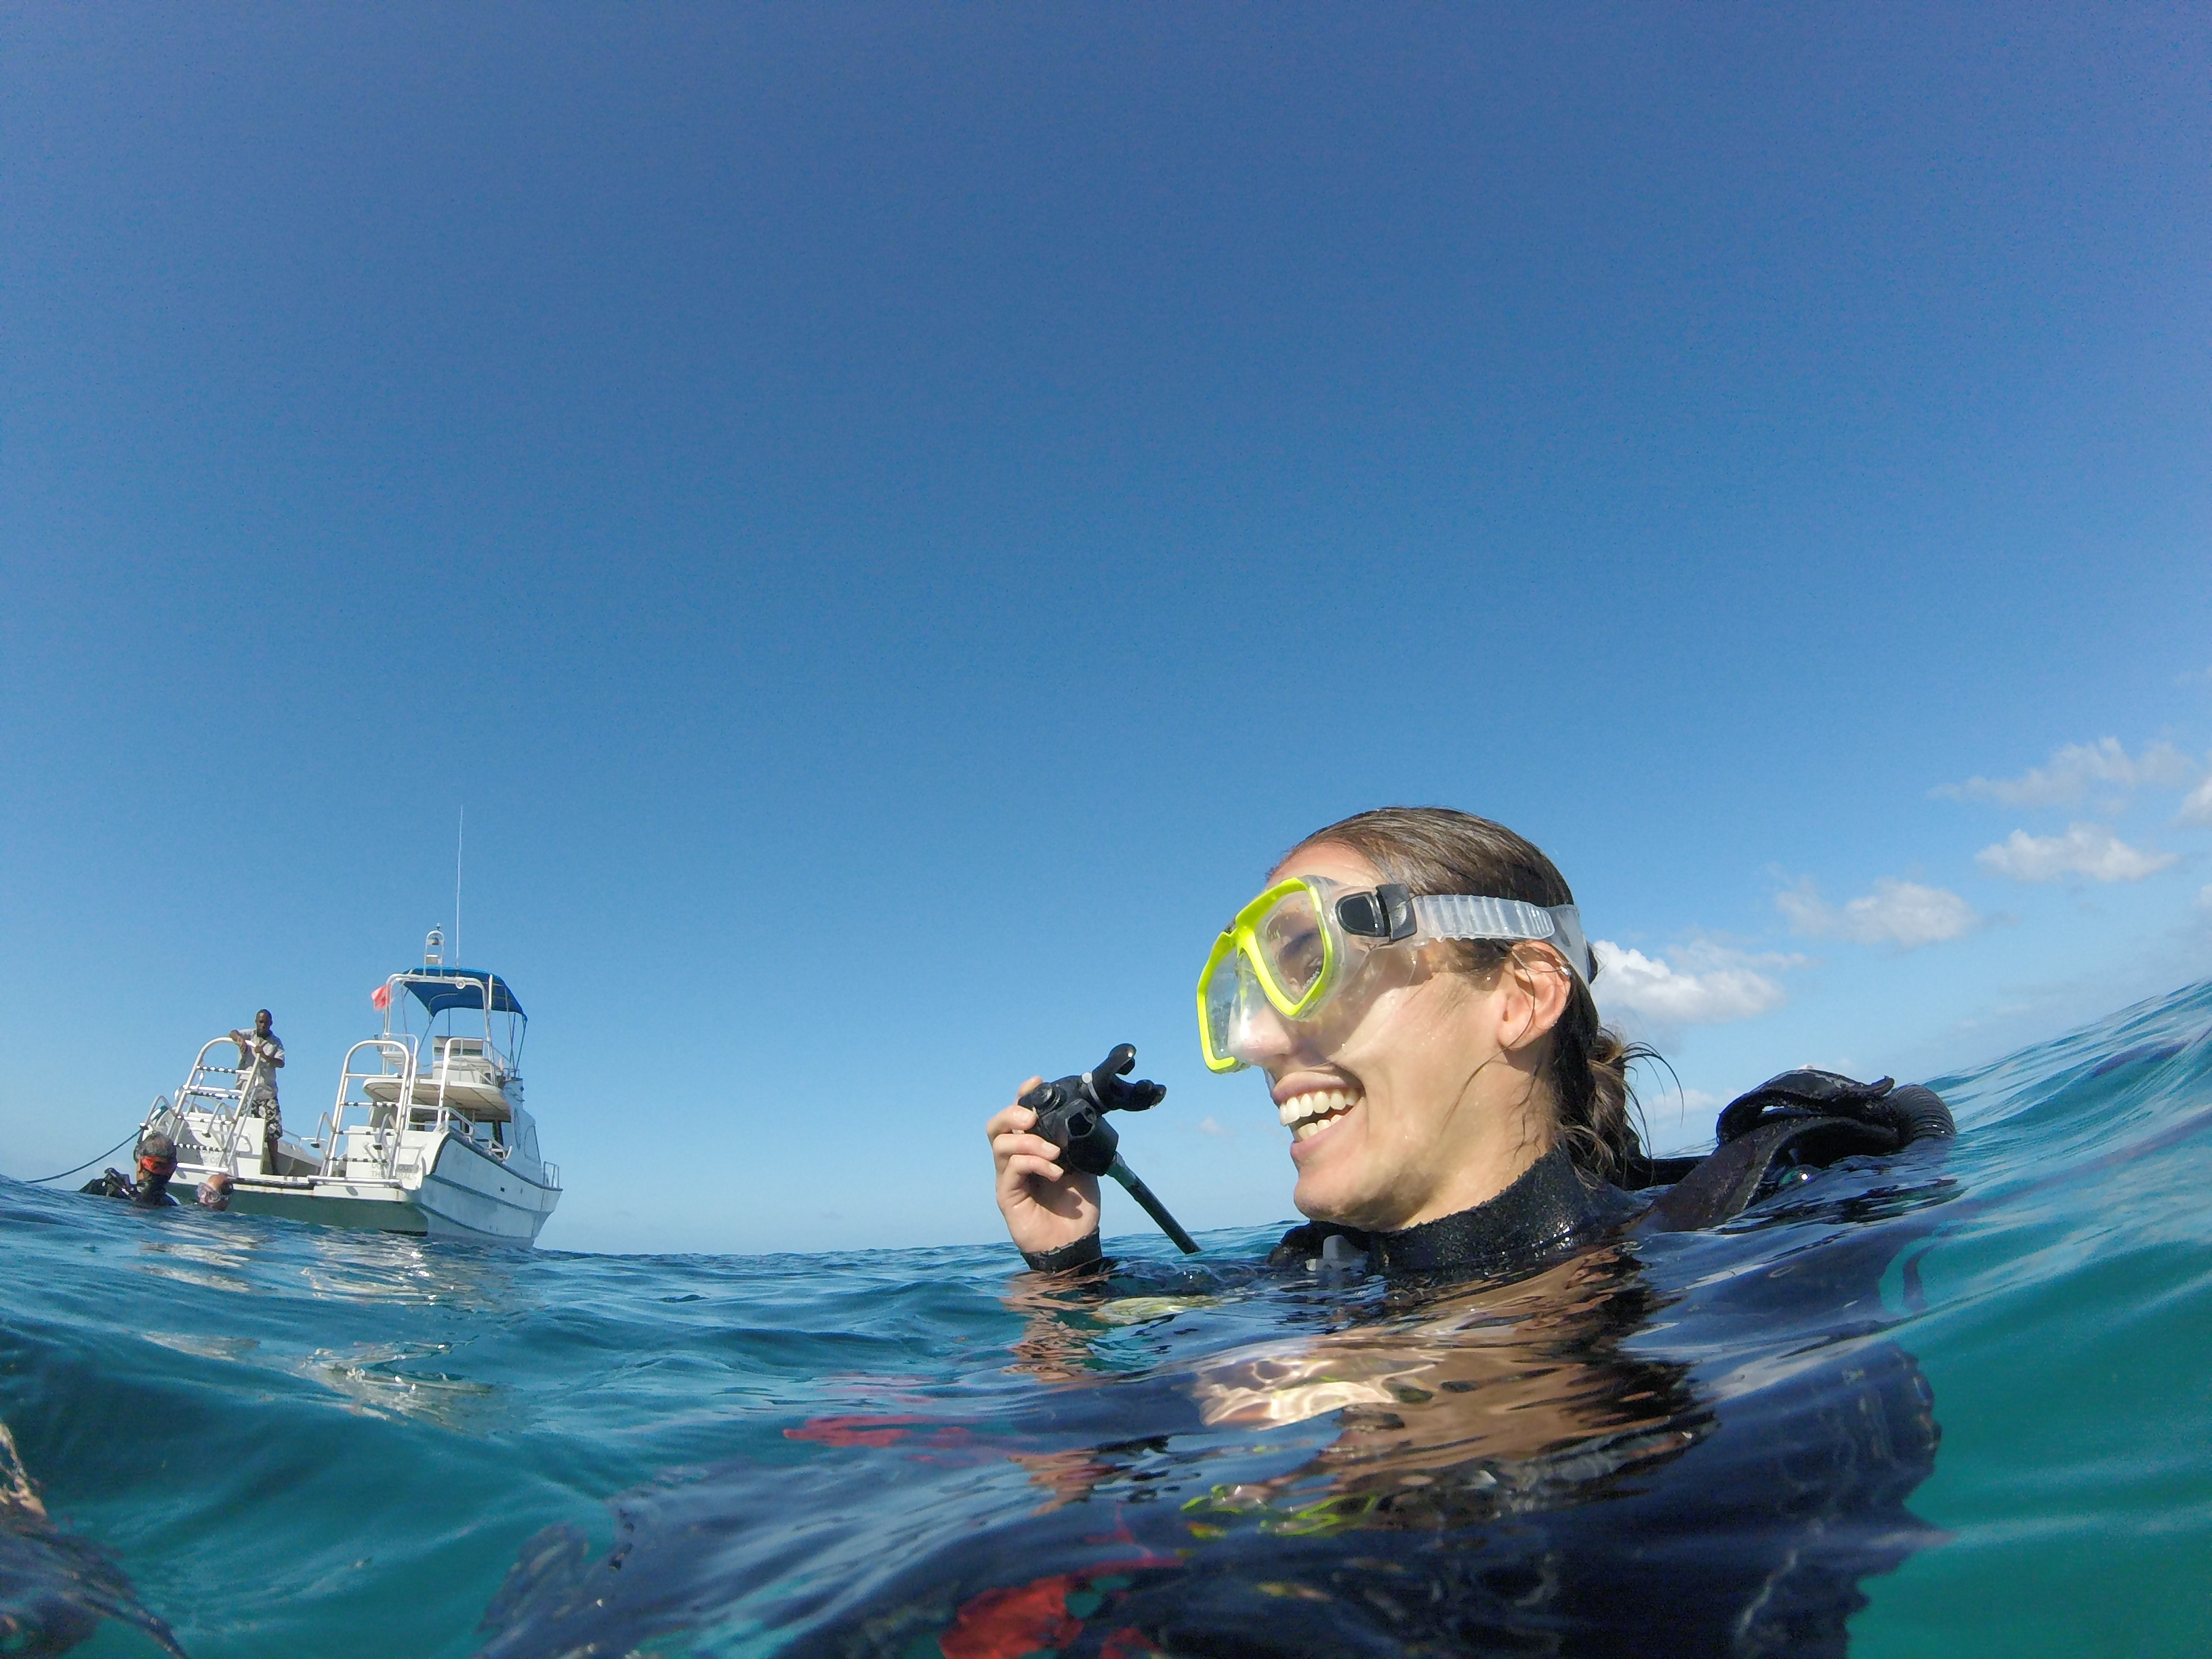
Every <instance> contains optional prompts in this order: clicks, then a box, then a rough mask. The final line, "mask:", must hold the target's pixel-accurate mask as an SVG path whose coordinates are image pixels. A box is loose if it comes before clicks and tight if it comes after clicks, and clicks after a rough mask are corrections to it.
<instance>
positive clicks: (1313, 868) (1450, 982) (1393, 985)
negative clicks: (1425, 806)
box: [1249, 843, 1564, 1231]
mask: <svg viewBox="0 0 2212 1659" xmlns="http://www.w3.org/2000/svg"><path fill="white" fill-rule="evenodd" d="M1289 876H1322V877H1326V878H1328V879H1329V880H1331V881H1334V882H1338V883H1340V884H1344V885H1346V886H1347V887H1351V888H1354V889H1358V888H1368V887H1373V886H1375V885H1376V884H1379V883H1380V882H1381V881H1383V879H1384V878H1383V875H1382V873H1381V872H1378V871H1377V870H1376V868H1375V866H1373V865H1371V864H1370V863H1369V862H1368V861H1367V860H1365V859H1364V858H1363V857H1361V856H1360V855H1359V854H1357V853H1355V852H1353V851H1352V850H1351V849H1350V848H1345V847H1338V846H1334V845H1331V844H1328V843H1322V844H1320V845H1317V846H1313V847H1305V848H1300V849H1299V850H1298V851H1297V852H1295V853H1293V854H1291V856H1290V858H1289V859H1288V860H1285V863H1284V864H1283V866H1282V867H1281V868H1280V869H1279V870H1277V871H1276V872H1275V873H1274V875H1273V878H1271V879H1273V880H1280V879H1282V878H1285V877H1289ZM1446 948H1447V947H1440V946H1437V945H1389V946H1385V947H1383V948H1381V949H1379V950H1377V951H1374V952H1373V953H1372V954H1371V955H1370V957H1369V959H1368V960H1367V962H1366V963H1365V964H1364V967H1362V968H1361V969H1358V974H1359V977H1358V978H1357V979H1355V980H1353V981H1351V982H1350V983H1349V984H1348V985H1347V986H1346V988H1345V990H1344V991H1343V992H1340V994H1339V1000H1340V1004H1341V1005H1342V1006H1341V1007H1340V1010H1331V1009H1328V1008H1324V1009H1323V1010H1322V1018H1321V1019H1319V1020H1316V1021H1314V1022H1310V1023H1308V1022H1300V1023H1297V1024H1291V1023H1290V1022H1288V1021H1285V1020H1282V1019H1279V1018H1276V1017H1275V1015H1274V1012H1273V1010H1272V1009H1269V1008H1267V1007H1265V1006H1262V1007H1261V1011H1260V1013H1259V1015H1258V1018H1257V1019H1256V1020H1255V1027H1254V1030H1253V1031H1252V1033H1251V1036H1250V1038H1249V1040H1250V1041H1254V1042H1256V1043H1257V1044H1258V1045H1259V1046H1258V1048H1256V1049H1255V1051H1254V1053H1253V1058H1254V1059H1255V1060H1256V1061H1257V1062H1258V1063H1259V1064H1261V1066H1264V1068H1265V1070H1266V1072H1267V1078H1268V1081H1269V1083H1270V1085H1272V1088H1271V1092H1272V1093H1273V1097H1274V1101H1275V1106H1276V1109H1277V1110H1278V1112H1279V1115H1280V1116H1281V1119H1282V1121H1283V1123H1284V1125H1285V1127H1288V1128H1289V1129H1290V1130H1291V1134H1292V1136H1293V1137H1294V1139H1293V1140H1292V1142H1291V1160H1292V1161H1293V1162H1294V1163H1295V1164H1297V1170H1298V1182H1297V1189H1296V1192H1295V1193H1294V1194H1293V1198H1294V1200H1295V1201H1296V1203H1297V1206H1298V1208H1299V1210H1300V1211H1301V1212H1304V1214H1306V1215H1309V1216H1311V1217H1313V1218H1316V1219H1317V1220H1323V1221H1334V1222H1338V1223H1340V1224H1342V1225H1346V1226H1353V1227H1360V1228H1364V1229H1367V1230H1370V1231H1395V1229H1398V1228H1401V1227H1410V1226H1414V1225H1419V1223H1421V1222H1425V1221H1433V1220H1436V1219H1437V1218H1440V1217H1443V1216H1447V1215H1450V1214H1452V1213H1454V1212H1456V1211H1459V1210H1463V1209H1466V1208H1468V1207H1469V1206H1472V1205H1475V1204H1480V1203H1481V1202H1482V1201H1483V1200H1486V1199H1487V1198H1491V1197H1493V1196H1495V1195H1496V1194H1498V1193H1500V1192H1503V1191H1504V1189H1505V1188H1507V1187H1508V1186H1510V1185H1511V1184H1512V1182H1513V1181H1514V1179H1515V1178H1516V1177H1517V1176H1519V1175H1520V1173H1521V1172H1522V1170H1526V1169H1527V1168H1528V1165H1529V1164H1532V1163H1534V1161H1535V1160H1536V1159H1537V1158H1540V1157H1541V1156H1542V1155H1543V1153H1544V1152H1546V1151H1547V1149H1548V1148H1549V1146H1550V1145H1551V1140H1552V1127H1551V1105H1550V1101H1549V1097H1548V1095H1547V1092H1546V1091H1545V1090H1544V1089H1543V1087H1542V1085H1541V1084H1540V1083H1539V1081H1538V1077H1539V1068H1540V1067H1541V1064H1542V1061H1543V1059H1544V1057H1545V1055H1546V1054H1547V1052H1548V1050H1549V1048H1550V1043H1549V1041H1548V1034H1549V1032H1550V1030H1551V1028H1552V1026H1553V1024H1556V1023H1557V1021H1558V1018H1559V1005H1560V1004H1563V1003H1564V996H1560V997H1559V998H1557V999H1553V998H1551V997H1548V996H1545V995H1543V994H1541V991H1540V994H1539V995H1538V997H1537V998H1536V999H1534V1000H1532V999H1531V997H1530V995H1529V994H1528V989H1527V987H1526V985H1525V983H1524V981H1523V980H1522V977H1521V976H1519V975H1515V974H1513V973H1511V972H1510V971H1508V972H1501V973H1500V974H1498V975H1497V981H1496V983H1495V984H1494V985H1492V986H1490V987H1486V986H1485V985H1484V984H1483V983H1482V981H1480V980H1478V979H1476V978H1474V977H1473V976H1471V975H1468V974H1465V973H1461V972H1454V971H1451V970H1450V969H1449V968H1448V967H1447V966H1446V964H1445V960H1444V951H1445V949H1446ZM1540 977H1548V976H1540ZM1547 1004H1549V1005H1551V1006H1544V1005H1547ZM1332 1012H1335V1013H1336V1015H1337V1017H1336V1018H1334V1019H1332V1018H1328V1016H1329V1015H1330V1014H1331V1013H1332ZM1547 1016H1548V1017H1547Z"/></svg>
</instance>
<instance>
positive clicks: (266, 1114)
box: [230, 1008, 284, 1175]
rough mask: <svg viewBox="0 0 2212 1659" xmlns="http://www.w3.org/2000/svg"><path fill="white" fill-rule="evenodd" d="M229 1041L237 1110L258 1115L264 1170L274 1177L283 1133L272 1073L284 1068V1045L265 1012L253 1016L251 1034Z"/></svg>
mask: <svg viewBox="0 0 2212 1659" xmlns="http://www.w3.org/2000/svg"><path fill="white" fill-rule="evenodd" d="M230 1040H231V1041H232V1042H235V1043H236V1044H237V1045H238V1088H239V1096H238V1109H239V1111H240V1113H241V1114H244V1113H248V1112H253V1111H257V1110H258V1112H260V1114H261V1122H262V1133H261V1140H262V1150H263V1151H264V1152H265V1153H266V1154H267V1160H268V1161H267V1165H266V1167H267V1169H268V1172H269V1173H270V1175H276V1174H278V1173H279V1170H277V1168H276V1142H277V1140H278V1139H279V1138H280V1137H281V1136H282V1135H283V1133H284V1118H283V1113H282V1112H281V1111H279V1110H278V1109H277V1105H276V1073H277V1071H278V1069H279V1068H280V1067H282V1066H283V1064H284V1045H283V1043H281V1042H277V1041H276V1026H275V1024H274V1023H273V1022H272V1021H271V1020H270V1018H269V1011H268V1010H267V1009H266V1008H264V1009H262V1010H260V1011H259V1012H257V1013H256V1014H255V1015H254V1016H253V1029H252V1030H250V1031H233V1032H232V1033H231V1034H230ZM257 1062H258V1066H257Z"/></svg>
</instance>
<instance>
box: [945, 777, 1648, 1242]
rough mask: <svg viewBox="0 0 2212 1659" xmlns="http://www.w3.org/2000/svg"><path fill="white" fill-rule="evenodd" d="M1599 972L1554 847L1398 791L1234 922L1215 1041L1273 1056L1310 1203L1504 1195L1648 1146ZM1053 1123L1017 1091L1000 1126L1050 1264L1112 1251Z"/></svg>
mask: <svg viewBox="0 0 2212 1659" xmlns="http://www.w3.org/2000/svg"><path fill="white" fill-rule="evenodd" d="M1595 973H1596V963H1595V959H1594V958H1593V957H1591V955H1590V952H1589V946H1588V945H1587V943H1586V942H1585V940H1584V939H1583V933H1582V926H1581V919H1580V916H1579V915H1578V914H1577V911H1576V909H1575V908H1574V895H1573V893H1572V892H1571V890H1569V888H1568V886H1567V884H1566V882H1565V878H1562V877H1561V876H1560V874H1559V871H1558V869H1557V868H1556V867H1555V866H1553V863H1552V861H1551V860H1549V859H1547V858H1546V857H1545V856H1544V854H1542V853H1541V852H1540V851H1539V850H1538V849H1537V848H1535V847H1534V846H1532V845H1531V844H1530V843H1529V842H1527V841H1525V840H1523V839H1522V837H1521V836H1516V835H1515V834H1514V833H1513V832H1512V831H1511V830H1510V829H1505V828H1504V827H1503V826H1502V825H1499V824H1496V823H1491V822H1489V821H1488V820H1486V819H1483V818H1478V817H1473V816H1471V815H1469V814H1468V813H1464V812H1456V811H1448V810H1445V809H1443V808H1436V807H1389V808H1384V809H1382V810H1380V811H1371V812H1363V813H1360V814H1358V816H1356V817H1350V818H1346V819H1345V820H1343V821H1342V822H1341V823H1334V824H1331V825H1329V826H1328V827H1327V828H1326V829H1319V830H1316V832H1315V833H1314V834H1313V835H1311V836H1308V837H1307V838H1306V839H1305V840H1304V841H1303V842H1300V843H1299V844H1298V846H1297V848H1294V849H1293V850H1292V851H1291V853H1290V854H1289V855H1288V856H1286V857H1285V859H1283V860H1282V861H1281V862H1280V863H1279V865H1277V866H1276V867H1275V869H1274V871H1273V872H1272V874H1271V875H1270V877H1269V878H1268V881H1267V885H1266V887H1265V889H1264V890H1263V891H1262V892H1261V894H1260V896H1258V897H1257V898H1255V899H1254V900H1252V901H1251V902H1249V903H1248V904H1247V905H1245V906H1244V908H1243V909H1241V910H1239V911H1238V912H1237V915H1236V916H1235V918H1234V920H1233V921H1231V924H1230V926H1229V927H1226V928H1225V929H1223V930H1222V932H1221V933H1220V934H1219V936H1218V939H1216V940H1215V942H1214V945H1213V948H1212V952H1211V954H1210V955H1209V956H1208V957H1207V958H1206V968H1205V971H1204V973H1203V975H1201V978H1200V985H1199V996H1198V1002H1199V1030H1200V1046H1201V1048H1202V1050H1203V1052H1204V1055H1205V1059H1206V1064H1207V1065H1208V1066H1210V1067H1211V1068H1212V1069H1213V1070H1215V1071H1218V1072H1219V1071H1231V1070H1236V1069H1238V1068H1240V1067H1242V1066H1255V1067H1257V1068H1258V1069H1260V1070H1261V1071H1262V1072H1264V1073H1266V1075H1267V1080H1268V1084H1269V1091H1270V1094H1271V1096H1272V1097H1273V1103H1274V1109H1276V1111H1277V1112H1278V1113H1279V1116H1280V1118H1281V1121H1283V1123H1284V1124H1285V1125H1286V1126H1288V1127H1290V1128H1291V1133H1292V1135H1293V1137H1294V1139H1293V1141H1292V1144H1291V1158H1292V1161H1293V1163H1294V1164H1295V1165H1296V1167H1297V1187H1296V1190H1295V1192H1294V1194H1293V1198H1294V1201H1295V1202H1296V1204H1297V1207H1298V1209H1299V1210H1301V1211H1302V1212H1304V1213H1305V1214H1306V1215H1308V1216H1310V1217H1312V1218H1315V1219H1316V1220H1320V1221H1328V1222H1334V1223H1336V1224H1339V1225H1343V1226H1346V1227H1352V1228H1357V1229H1359V1230H1361V1231H1370V1232H1395V1231H1401V1230H1403V1229H1406V1228H1409V1227H1415V1226H1419V1225H1422V1224H1424V1223H1426V1222H1431V1221H1435V1220H1438V1219H1440V1218H1443V1217H1445V1216H1448V1215H1454V1214H1456V1213H1458V1212H1462V1211H1465V1210H1468V1209H1470V1208H1472V1207H1474V1206H1477V1205H1480V1204H1483V1203H1485V1202H1486V1201H1487V1200H1490V1199H1492V1198H1494V1197H1496V1196H1498V1194H1501V1193H1503V1192H1504V1191H1505V1190H1506V1188H1509V1187H1510V1186H1512V1185H1513V1183H1514V1182H1516V1180H1517V1179H1518V1178H1519V1177H1520V1176H1522V1175H1523V1174H1525V1173H1526V1172H1528V1170H1529V1169H1530V1167H1531V1166H1532V1165H1534V1164H1535V1163H1536V1162H1537V1160H1538V1159H1540V1158H1542V1157H1543V1156H1544V1155H1545V1154H1546V1153H1547V1152H1549V1151H1550V1150H1551V1149H1552V1148H1553V1146H1558V1145H1560V1144H1562V1143H1564V1145H1565V1148H1566V1154H1567V1156H1568V1157H1569V1158H1571V1160H1572V1162H1573V1164H1575V1165H1576V1167H1577V1169H1578V1170H1581V1171H1582V1172H1583V1175H1584V1176H1585V1177H1586V1178H1588V1179H1589V1180H1591V1181H1593V1182H1601V1181H1602V1180H1603V1179H1604V1178H1605V1177H1606V1176H1609V1175H1611V1174H1613V1172H1614V1171H1615V1170H1617V1169H1618V1168H1619V1167H1620V1165H1621V1164H1623V1163H1625V1162H1626V1161H1627V1160H1629V1159H1631V1158H1634V1157H1635V1156H1636V1155H1637V1154H1638V1153H1639V1152H1640V1151H1641V1148H1640V1146H1638V1139H1637V1136H1636V1133H1635V1131H1634V1130H1633V1128H1632V1127H1631V1126H1630V1123H1629V1121H1628V1115H1627V1102H1628V1090H1627V1083H1626V1060H1627V1059H1628V1058H1629V1054H1628V1051H1627V1050H1626V1049H1625V1048H1624V1047H1623V1045H1622V1044H1621V1042H1620V1040H1619V1038H1618V1037H1617V1036H1614V1035H1613V1033H1611V1032H1609V1031H1607V1030H1605V1029H1604V1028H1603V1027H1602V1026H1601V1025H1600V1024H1599V1022H1598V1017H1597V1010H1596V1006H1595V1004H1594V1003H1593V1002H1592V1001H1591V1000H1590V992H1589V981H1590V979H1591V978H1592V977H1594V976H1595ZM1032 1081H1034V1079H1033V1080H1032ZM1024 1086H1025V1087H1026V1086H1027V1085H1024ZM1034 1122H1035V1117H1034V1115H1033V1114H1031V1113H1030V1112H1029V1111H1028V1110H1027V1109H1025V1108H1023V1107H1020V1106H1018V1105H1017V1106H1012V1107H1009V1108H1007V1109H1005V1110H1003V1111H1001V1112H1000V1113H999V1114H998V1115H996V1116H994V1118H993V1119H992V1120H991V1122H990V1124H989V1126H988V1127H987V1134H988V1135H989V1137H990V1139H991V1144H992V1149H993V1152H994V1158H995V1161H996V1164H997V1166H998V1200H999V1206H1000V1210H1001V1212H1003V1213H1004V1214H1005V1216H1006V1222H1007V1225H1008V1228H1009V1230H1010V1231H1012V1233H1013V1235H1014V1239H1015V1242H1016V1243H1018V1244H1019V1245H1020V1246H1021V1247H1022V1249H1023V1250H1024V1253H1025V1254H1027V1255H1029V1257H1030V1261H1031V1263H1032V1265H1038V1266H1046V1265H1049V1266H1055V1267H1057V1266H1065V1265H1073V1263H1074V1262H1075V1261H1079V1260H1085V1259H1089V1258H1090V1257H1092V1256H1095V1255H1096V1254H1097V1247H1096V1244H1095V1242H1094V1241H1093V1240H1092V1237H1091V1235H1092V1234H1093V1233H1094V1232H1095V1229H1096V1227H1097V1183H1096V1182H1095V1181H1094V1180H1092V1179H1091V1178H1090V1177H1087V1176H1081V1175H1080V1174H1079V1172H1077V1171H1075V1170H1062V1169H1061V1168H1060V1165H1059V1164H1058V1163H1057V1162H1056V1161H1055V1158H1056V1150H1057V1149H1056V1148H1054V1146H1052V1145H1051V1144H1050V1143H1048V1142H1046V1141H1044V1140H1042V1139H1040V1138H1039V1137H1037V1136H1036V1135H1033V1134H1030V1133H1028V1130H1029V1129H1030V1126H1031V1125H1032V1124H1033V1123H1034ZM1569 1184H1570V1185H1571V1184H1572V1183H1571V1182H1570V1183H1569Z"/></svg>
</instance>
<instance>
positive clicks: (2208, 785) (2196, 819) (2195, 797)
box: [2174, 778, 2212, 829]
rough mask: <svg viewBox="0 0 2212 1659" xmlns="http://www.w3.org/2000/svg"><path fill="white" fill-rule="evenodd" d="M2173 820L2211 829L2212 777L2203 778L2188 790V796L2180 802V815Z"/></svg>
mask: <svg viewBox="0 0 2212 1659" xmlns="http://www.w3.org/2000/svg"><path fill="white" fill-rule="evenodd" d="M2174 822H2175V823H2178V824H2183V825H2186V826H2190V827H2192V828H2196V829H2212V778H2207V779H2205V780H2204V781H2203V782H2202V783H2200V784H2198V785H2197V787H2195V788H2194V789H2192V790H2191V791H2190V792H2189V798H2188V799H2186V800H2185V801H2183V802H2182V803H2181V815H2180V816H2179V817H2177V818H2175V819H2174Z"/></svg>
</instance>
